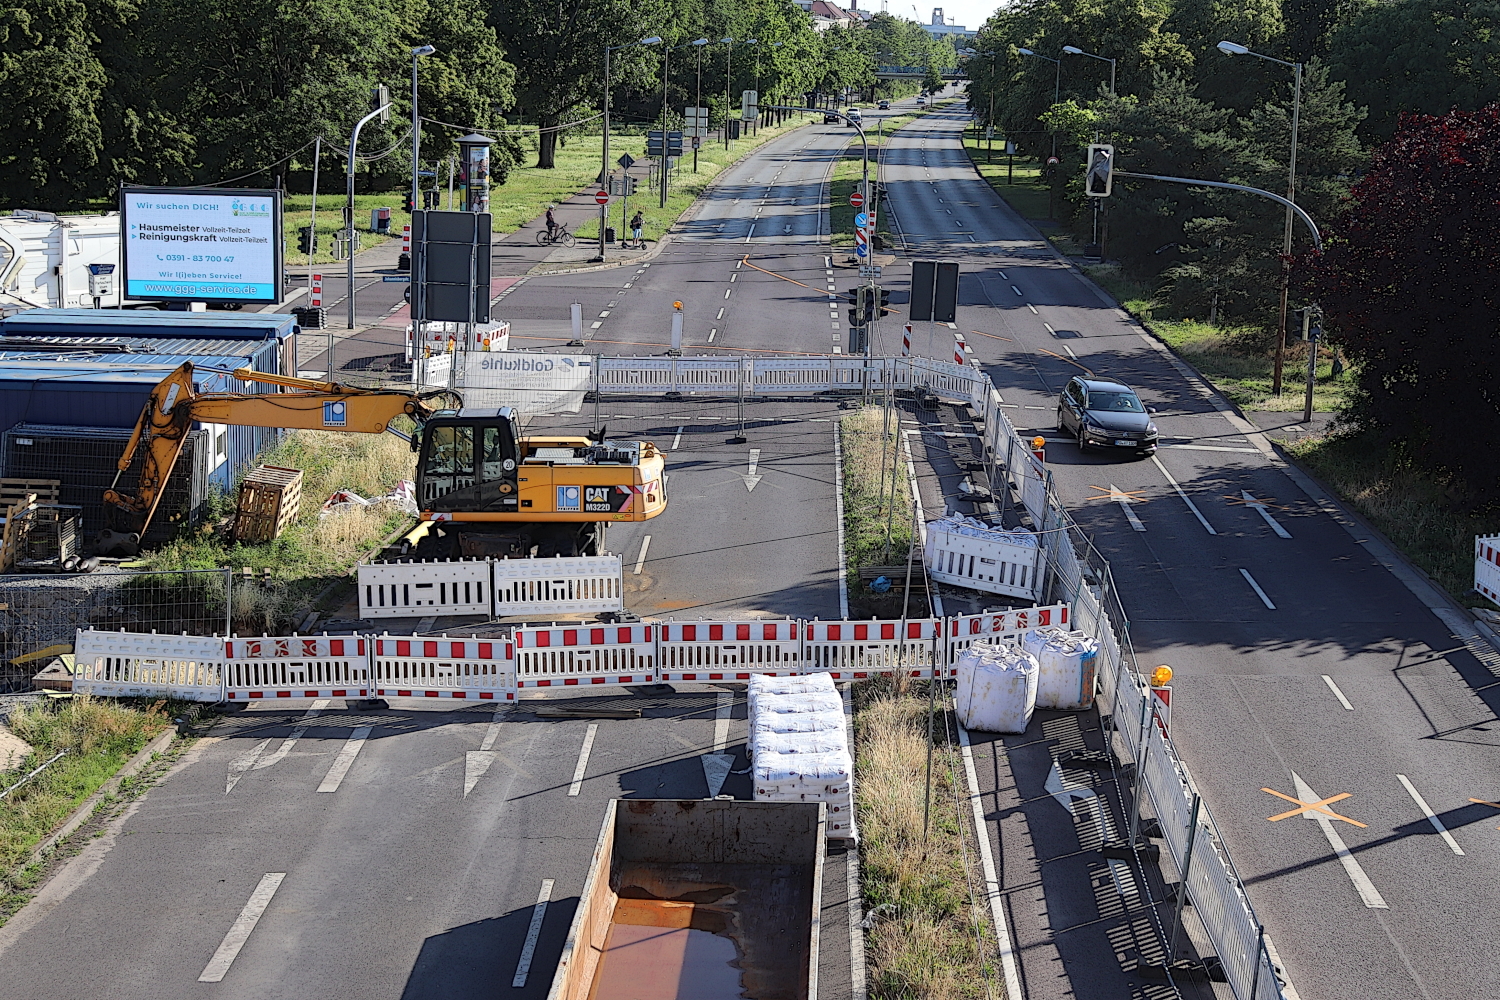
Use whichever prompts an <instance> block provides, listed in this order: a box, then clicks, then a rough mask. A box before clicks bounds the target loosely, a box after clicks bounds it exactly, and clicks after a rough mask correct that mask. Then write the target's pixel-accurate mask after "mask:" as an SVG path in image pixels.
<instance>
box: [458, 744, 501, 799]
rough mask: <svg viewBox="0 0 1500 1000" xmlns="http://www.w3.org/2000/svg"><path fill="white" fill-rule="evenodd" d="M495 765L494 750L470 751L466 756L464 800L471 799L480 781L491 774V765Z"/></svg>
mask: <svg viewBox="0 0 1500 1000" xmlns="http://www.w3.org/2000/svg"><path fill="white" fill-rule="evenodd" d="M494 763H495V751H493V750H470V751H468V752H467V753H465V754H464V795H463V797H464V798H468V797H469V793H470V792H472V791H473V790H474V786H475V785H477V784H479V779H480V778H482V777H484V776H485V775H486V774H488V773H489V770H490V765H492V764H494Z"/></svg>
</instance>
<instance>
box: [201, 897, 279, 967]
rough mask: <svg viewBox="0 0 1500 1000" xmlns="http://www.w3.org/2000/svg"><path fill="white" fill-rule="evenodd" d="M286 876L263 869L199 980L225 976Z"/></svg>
mask: <svg viewBox="0 0 1500 1000" xmlns="http://www.w3.org/2000/svg"><path fill="white" fill-rule="evenodd" d="M284 878H286V872H266V873H265V874H264V875H262V876H261V877H260V883H259V884H258V885H257V886H256V887H255V891H254V892H252V893H251V894H250V901H249V902H247V903H246V904H245V908H244V909H243V910H241V911H240V915H239V916H238V917H236V918H235V921H234V923H233V924H232V925H230V928H229V933H227V934H225V935H224V940H223V941H220V942H219V950H218V951H216V952H214V957H213V958H210V959H209V960H208V964H207V965H205V966H204V967H203V975H201V976H199V977H198V982H200V983H217V982H221V981H222V980H223V979H224V976H225V974H226V973H228V972H229V967H230V966H231V965H233V964H234V960H235V957H236V956H238V955H239V953H240V949H241V948H243V947H245V942H246V941H248V940H250V932H251V931H253V930H255V925H256V924H258V923H260V917H261V914H263V913H265V912H266V907H267V906H270V905H271V897H272V896H274V895H276V890H277V889H279V888H281V880H282V879H284Z"/></svg>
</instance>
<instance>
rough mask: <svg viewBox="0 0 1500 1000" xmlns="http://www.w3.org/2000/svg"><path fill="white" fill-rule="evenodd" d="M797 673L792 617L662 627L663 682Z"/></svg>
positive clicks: (797, 636)
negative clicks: (773, 619)
mask: <svg viewBox="0 0 1500 1000" xmlns="http://www.w3.org/2000/svg"><path fill="white" fill-rule="evenodd" d="M801 669H802V637H801V629H800V623H799V622H797V621H794V620H793V619H790V618H782V619H778V620H775V621H766V620H761V621H748V622H746V621H739V622H734V621H720V622H710V621H700V622H667V623H665V624H663V625H662V626H661V651H660V659H659V660H658V662H657V676H658V678H659V679H660V680H662V681H723V680H735V681H744V680H749V679H750V678H751V677H753V676H755V675H758V674H765V675H769V676H772V677H782V676H791V675H793V674H796V673H798V672H799V671H800V670H801Z"/></svg>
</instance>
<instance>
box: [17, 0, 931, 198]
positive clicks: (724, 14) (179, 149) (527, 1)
mask: <svg viewBox="0 0 1500 1000" xmlns="http://www.w3.org/2000/svg"><path fill="white" fill-rule="evenodd" d="M650 36H659V37H660V38H661V39H662V41H661V42H660V43H658V44H656V45H652V46H642V45H632V44H631V43H633V42H638V41H640V40H641V39H643V38H646V37H650ZM699 38H707V39H708V40H709V42H708V44H705V45H702V46H693V45H691V43H692V42H693V41H695V40H697V39H699ZM723 39H731V40H732V41H730V42H725V41H723ZM750 39H754V40H755V42H754V43H753V44H751V43H750ZM420 45H432V46H434V47H435V48H436V50H437V51H436V52H435V53H434V54H433V55H431V56H429V57H424V58H423V59H421V61H420V65H419V73H418V96H419V103H420V109H421V114H422V116H423V117H424V119H427V120H428V122H427V124H425V125H424V127H423V138H422V152H423V158H424V160H430V161H437V160H442V159H445V158H446V157H447V156H448V155H450V154H451V153H452V152H454V140H455V139H457V138H458V137H459V136H461V135H463V134H465V133H467V132H471V131H476V130H477V131H486V130H493V131H494V132H495V135H496V140H497V142H496V146H495V147H494V156H493V160H492V167H493V171H494V173H493V179H494V180H495V181H496V182H500V183H503V181H504V179H505V177H506V175H507V173H508V171H509V170H510V169H511V168H512V167H513V166H515V165H516V164H518V163H520V162H522V160H523V157H524V156H525V155H526V150H525V148H524V147H523V144H522V143H521V142H520V141H519V139H520V137H521V136H522V135H525V134H526V131H527V128H528V127H530V126H539V127H540V128H541V130H542V131H541V132H540V141H539V146H540V149H539V153H538V161H537V162H538V165H539V166H543V167H550V166H552V165H553V162H554V161H553V151H554V148H555V141H556V137H557V136H558V134H559V130H560V127H561V126H564V125H566V124H568V123H569V122H578V121H585V122H593V124H592V125H591V126H588V125H585V126H580V127H585V128H587V127H592V128H593V129H594V130H596V131H597V129H598V127H599V126H598V124H597V122H595V121H594V118H595V116H597V114H598V111H599V109H600V107H601V105H602V103H603V98H602V93H603V86H604V76H603V74H604V65H603V52H604V47H605V46H622V48H619V49H618V50H617V51H615V52H613V53H612V54H611V91H612V95H613V98H612V104H613V108H612V111H613V113H614V115H615V116H616V120H617V121H620V122H638V123H649V122H653V121H655V120H656V119H657V118H659V117H660V114H661V96H662V79H663V63H664V62H665V69H666V73H665V76H666V82H667V91H668V92H667V99H668V105H669V107H670V108H671V109H673V112H674V113H677V111H678V110H679V109H680V108H681V107H683V106H684V105H685V104H691V103H692V102H693V101H694V100H696V98H697V95H698V81H699V74H698V69H699V65H700V63H701V65H702V86H703V95H704V103H705V104H706V105H708V106H710V107H711V108H712V109H713V115H714V119H715V123H716V124H717V123H719V122H722V120H723V119H724V117H725V114H726V113H727V112H728V111H729V110H731V106H732V107H733V108H734V109H737V108H738V104H739V95H740V92H741V91H742V90H747V89H757V84H758V89H760V90H761V91H762V92H764V93H765V94H767V95H768V96H775V97H778V98H783V99H785V100H787V101H788V102H795V103H800V102H801V101H802V100H803V99H804V95H806V94H808V93H810V92H815V91H836V90H839V89H841V88H844V87H855V88H865V89H866V90H867V91H870V92H873V91H874V90H875V88H876V86H877V81H876V80H875V78H874V67H875V66H876V65H878V64H880V63H882V62H900V63H901V64H903V65H924V66H929V65H931V66H937V67H940V68H945V67H947V66H951V65H953V63H954V61H955V60H956V54H955V53H954V51H953V49H952V47H951V46H950V45H947V44H946V43H942V42H939V41H935V40H933V39H932V38H931V37H930V36H929V35H928V34H927V32H925V31H923V30H922V29H921V28H920V27H919V26H917V25H916V24H914V23H912V22H910V21H903V20H900V19H898V18H894V17H890V16H888V15H876V16H875V17H874V18H872V19H871V21H870V22H869V23H868V24H860V25H856V26H855V27H853V28H852V29H849V30H842V29H835V30H831V31H827V32H822V33H819V32H815V31H814V30H813V29H812V26H811V23H810V20H809V18H808V16H807V14H806V13H805V12H804V11H803V10H802V9H801V8H800V7H798V6H797V5H796V4H795V3H793V2H792V0H443V2H437V0H306V2H304V3H299V4H285V3H279V2H272V0H241V2H238V3H233V4H225V3H220V2H217V0H212V2H210V0H159V2H155V3H151V4H142V3H137V2H134V0H13V2H12V3H11V4H10V5H9V6H7V7H6V8H5V9H4V10H0V120H3V121H5V122H6V141H5V143H3V144H0V205H5V206H10V207H27V208H42V209H65V208H73V207H79V206H83V205H87V204H90V203H98V202H100V201H107V200H109V199H111V198H112V197H113V193H114V191H115V190H116V188H117V186H118V185H119V184H120V183H121V182H129V183H140V184H222V183H226V182H236V183H240V184H242V185H244V186H250V187H266V186H270V185H271V184H272V183H273V182H274V181H275V179H276V178H277V177H281V178H282V179H283V180H285V179H286V178H288V177H295V178H298V183H299V184H300V185H301V186H302V189H303V190H305V189H306V183H307V180H306V175H307V174H309V173H310V172H311V165H312V164H311V160H312V152H313V145H314V140H315V139H316V138H317V137H318V136H322V138H323V145H322V148H323V151H324V155H325V157H328V158H329V159H328V160H326V161H325V162H324V163H323V173H324V175H325V176H327V177H329V184H330V186H331V187H332V188H333V189H337V188H338V187H339V185H340V184H341V181H340V176H341V174H342V173H343V169H344V163H343V154H342V153H341V152H340V151H341V150H343V149H344V148H345V147H346V146H347V143H348V137H349V132H350V129H351V128H352V126H353V124H354V123H355V122H356V121H357V120H358V119H359V118H360V117H362V116H363V115H364V114H365V113H367V112H368V111H369V110H371V108H372V104H371V92H372V89H373V88H374V87H376V86H377V85H380V84H385V85H386V86H387V87H388V88H389V89H390V94H391V98H392V114H391V120H390V121H389V122H380V121H378V120H377V121H375V122H372V123H371V124H369V125H367V126H366V127H365V130H364V131H363V132H362V133H361V137H360V154H361V156H362V157H369V158H370V159H368V160H363V159H362V162H361V164H360V167H359V171H360V173H359V180H360V186H361V188H362V189H373V190H386V189H394V188H400V187H401V186H402V177H403V176H405V174H406V173H408V172H409V166H407V164H408V163H409V160H410V145H409V141H410V140H409V136H410V121H411V103H410V97H409V93H410V79H411V54H410V53H411V50H412V48H414V47H416V46H420ZM726 75H727V79H726ZM726 89H727V91H728V101H726V99H725V92H726ZM885 89H887V90H897V89H900V88H899V85H887V86H886V88H885ZM535 134H536V133H535V132H534V131H533V135H535ZM381 154H385V155H384V156H383V157H382V156H381Z"/></svg>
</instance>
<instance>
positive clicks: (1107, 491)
mask: <svg viewBox="0 0 1500 1000" xmlns="http://www.w3.org/2000/svg"><path fill="white" fill-rule="evenodd" d="M1089 489H1091V490H1098V491H1099V492H1100V493H1102V494H1104V495H1103V496H1101V497H1094V498H1093V499H1095V500H1120V499H1126V500H1144V499H1146V498H1145V497H1144V496H1142V495H1141V494H1143V493H1145V492H1146V491H1145V490H1143V489H1142V490H1117V489H1115V488H1114V487H1113V486H1090V487H1089Z"/></svg>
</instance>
